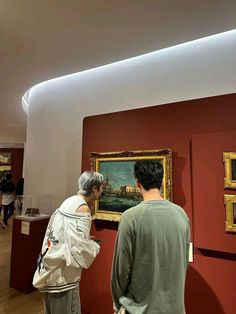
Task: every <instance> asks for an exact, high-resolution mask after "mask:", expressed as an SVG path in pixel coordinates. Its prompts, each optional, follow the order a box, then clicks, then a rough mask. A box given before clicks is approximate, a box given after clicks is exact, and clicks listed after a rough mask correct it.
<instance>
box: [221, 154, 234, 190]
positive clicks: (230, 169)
mask: <svg viewBox="0 0 236 314" xmlns="http://www.w3.org/2000/svg"><path fill="white" fill-rule="evenodd" d="M223 161H224V165H225V178H224V187H225V188H228V189H236V153H234V152H224V153H223Z"/></svg>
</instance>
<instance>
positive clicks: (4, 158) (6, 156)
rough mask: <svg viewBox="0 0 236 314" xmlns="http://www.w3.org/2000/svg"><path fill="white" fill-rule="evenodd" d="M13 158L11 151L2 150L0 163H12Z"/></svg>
mask: <svg viewBox="0 0 236 314" xmlns="http://www.w3.org/2000/svg"><path fill="white" fill-rule="evenodd" d="M11 158H12V153H11V152H0V165H10V164H11Z"/></svg>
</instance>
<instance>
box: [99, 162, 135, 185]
mask: <svg viewBox="0 0 236 314" xmlns="http://www.w3.org/2000/svg"><path fill="white" fill-rule="evenodd" d="M134 164H135V161H127V160H126V161H101V162H100V167H99V168H100V169H99V172H100V173H102V174H103V175H104V176H105V178H106V176H108V179H109V185H111V186H112V188H115V189H116V188H119V187H120V186H122V185H131V186H135V185H136V181H135V178H134Z"/></svg>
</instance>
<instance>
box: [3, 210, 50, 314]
mask: <svg viewBox="0 0 236 314" xmlns="http://www.w3.org/2000/svg"><path fill="white" fill-rule="evenodd" d="M0 219H1V216H0ZM9 223H10V225H11V226H10V227H8V228H7V229H6V230H3V229H2V228H1V227H0V229H1V230H0V313H1V314H13V313H14V314H43V313H44V311H43V300H42V294H41V293H40V292H38V291H35V292H32V293H30V294H27V295H26V294H23V293H21V292H19V291H18V290H15V289H13V288H10V287H9V274H10V258H11V236H12V221H9Z"/></svg>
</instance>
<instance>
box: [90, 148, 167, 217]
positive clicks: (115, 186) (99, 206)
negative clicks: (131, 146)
mask: <svg viewBox="0 0 236 314" xmlns="http://www.w3.org/2000/svg"><path fill="white" fill-rule="evenodd" d="M140 159H157V160H158V161H160V162H161V163H162V165H163V168H164V177H163V185H162V188H161V194H162V196H163V197H164V198H166V199H168V200H171V192H172V187H171V180H172V175H171V174H172V155H171V150H170V149H160V150H147V151H125V152H111V153H90V160H91V165H92V169H93V170H94V171H97V172H100V173H102V174H103V176H104V181H105V182H104V188H103V194H102V196H101V198H100V199H99V200H98V201H96V202H95V214H94V217H93V218H94V219H102V220H110V221H119V220H120V217H121V214H122V213H123V212H124V211H125V210H126V209H128V208H130V207H133V206H136V205H137V204H139V203H140V202H141V201H142V196H141V194H140V192H139V189H138V188H137V186H136V181H135V178H134V174H133V173H134V164H135V162H136V161H137V160H140Z"/></svg>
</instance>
